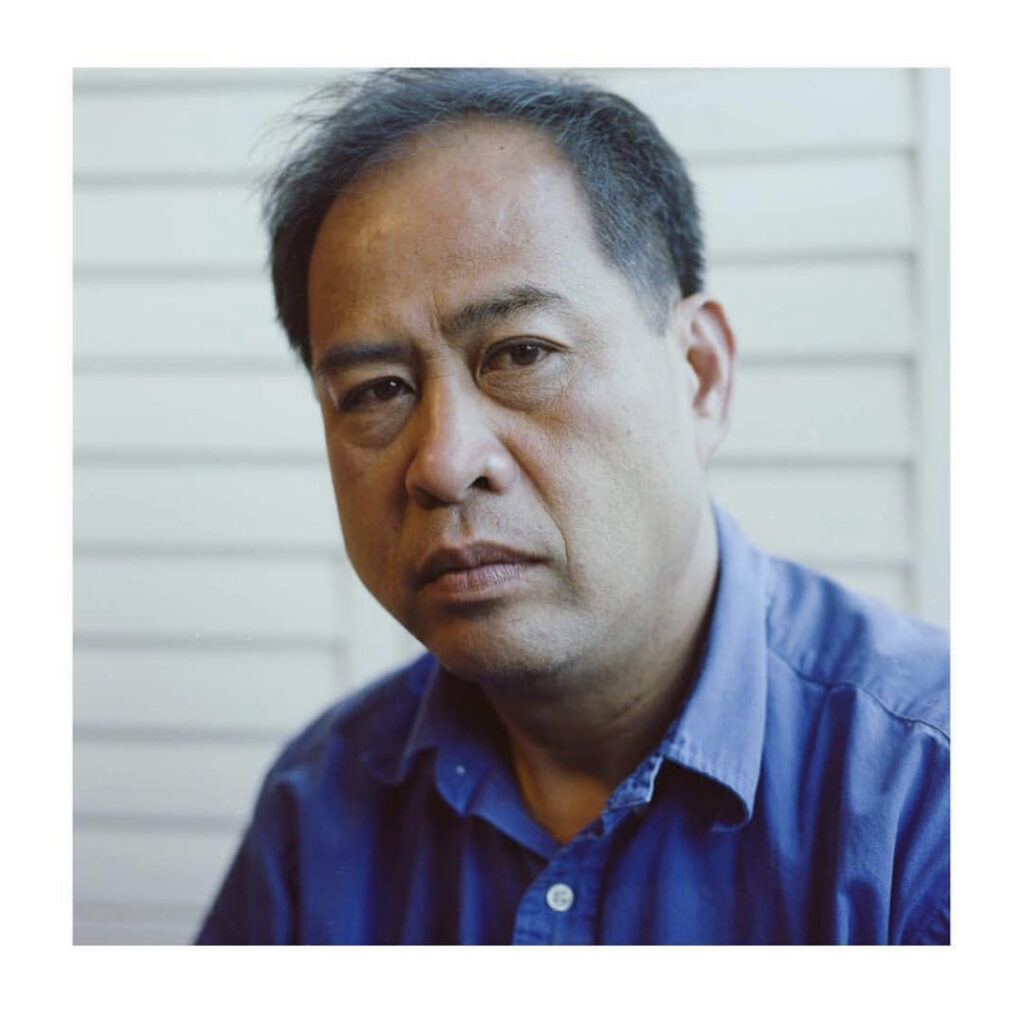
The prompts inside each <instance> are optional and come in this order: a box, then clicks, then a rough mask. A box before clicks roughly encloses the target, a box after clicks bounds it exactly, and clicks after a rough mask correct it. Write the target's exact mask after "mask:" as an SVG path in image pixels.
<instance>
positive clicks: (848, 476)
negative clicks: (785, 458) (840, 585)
mask: <svg viewBox="0 0 1024 1016" xmlns="http://www.w3.org/2000/svg"><path fill="white" fill-rule="evenodd" d="M710 485H711V490H712V493H713V495H714V497H715V499H716V501H717V502H718V503H719V504H720V505H721V506H722V507H723V508H725V509H726V510H727V511H729V512H730V513H731V514H732V515H734V516H735V518H736V519H737V521H738V522H739V523H740V525H741V527H742V528H743V529H744V531H745V532H746V534H747V535H748V536H749V537H750V538H751V539H752V540H753V541H754V542H755V543H757V544H758V545H759V546H761V547H763V548H764V549H765V550H767V551H770V552H772V553H775V554H778V555H781V556H784V557H792V558H798V559H799V558H811V559H816V560H827V559H828V558H829V557H830V556H832V557H836V556H839V557H842V558H844V559H845V560H847V561H849V560H855V559H858V558H862V559H864V560H866V561H867V562H872V561H878V560H880V559H881V560H890V561H896V562H900V561H906V560H907V559H908V558H909V555H910V552H911V549H912V541H911V536H910V517H911V514H910V475H909V472H908V470H906V469H904V468H901V467H899V466H889V467H887V466H877V467H857V466H855V467H850V468H831V469H829V468H807V469H794V468H757V467H747V468H736V467H729V466H719V467H715V468H713V469H712V470H711V474H710Z"/></svg>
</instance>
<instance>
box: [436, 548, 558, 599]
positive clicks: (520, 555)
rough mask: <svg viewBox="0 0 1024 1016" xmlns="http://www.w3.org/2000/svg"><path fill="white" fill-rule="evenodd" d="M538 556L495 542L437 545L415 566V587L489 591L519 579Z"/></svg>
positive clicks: (444, 591)
mask: <svg viewBox="0 0 1024 1016" xmlns="http://www.w3.org/2000/svg"><path fill="white" fill-rule="evenodd" d="M538 561H539V558H537V557H536V556H534V555H531V554H526V553H524V552H523V551H519V550H515V549H514V548H512V547H505V546H503V545H501V544H498V543H486V542H480V543H467V544H462V545H460V546H451V547H439V548H438V549H437V550H434V551H432V552H431V553H430V554H428V555H427V557H426V558H424V560H423V561H422V562H421V563H420V565H419V567H418V568H417V569H416V586H417V588H421V589H422V588H423V587H425V586H431V587H432V588H433V589H434V590H436V591H438V592H443V593H451V594H473V593H487V592H493V591H496V590H498V589H499V588H501V587H502V586H505V585H507V584H509V583H510V582H513V581H515V580H516V579H518V578H520V577H521V576H522V575H523V574H524V572H526V571H528V570H529V569H530V567H531V566H533V565H535V564H537V563H538Z"/></svg>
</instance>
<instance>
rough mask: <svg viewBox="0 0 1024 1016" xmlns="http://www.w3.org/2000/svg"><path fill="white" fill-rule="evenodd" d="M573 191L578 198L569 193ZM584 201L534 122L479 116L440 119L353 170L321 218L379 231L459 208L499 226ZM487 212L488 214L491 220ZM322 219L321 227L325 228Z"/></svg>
mask: <svg viewBox="0 0 1024 1016" xmlns="http://www.w3.org/2000/svg"><path fill="white" fill-rule="evenodd" d="M574 199H575V200H574ZM575 204H578V205H579V206H580V208H581V209H582V207H583V206H584V204H585V200H584V194H583V191H582V188H581V186H580V185H579V183H578V181H577V178H576V174H575V172H574V170H573V169H572V167H571V165H570V164H569V162H568V160H567V159H566V158H565V157H564V156H563V154H562V153H561V152H560V151H559V149H558V148H557V146H556V145H555V144H554V142H552V141H551V140H550V139H549V138H548V137H547V136H546V135H544V134H543V133H541V132H540V131H538V130H537V129H535V128H533V127H529V126H526V125H522V124H510V123H506V122H501V121H491V120H485V119H482V118H475V119H473V120H466V121H460V122H458V123H455V124H445V125H442V126H438V127H433V128H430V129H428V130H426V131H422V132H420V133H419V134H417V135H415V136H414V137H412V138H410V139H409V140H408V141H406V142H405V143H404V144H403V145H402V147H401V149H400V150H399V151H398V152H397V153H396V154H395V155H394V156H393V157H392V158H390V159H388V160H387V161H386V162H384V163H381V164H379V165H377V166H374V167H373V168H372V169H369V170H367V171H366V172H364V173H363V174H361V175H360V176H358V177H357V178H356V179H355V180H354V181H353V182H352V183H351V184H350V185H349V186H348V187H347V188H346V189H345V190H344V191H343V192H342V193H341V194H340V195H339V196H338V197H337V198H336V199H335V201H334V203H333V205H332V206H331V208H330V210H329V211H328V214H327V216H326V217H325V220H324V224H323V225H324V226H328V225H330V224H331V223H332V222H337V221H339V220H341V221H343V222H345V223H346V226H347V227H348V228H347V229H346V230H345V231H344V233H345V235H348V236H352V235H353V232H354V231H355V230H363V231H365V230H367V229H369V231H370V233H371V235H373V236H375V237H380V236H382V235H383V234H385V233H388V232H393V231H394V230H395V229H396V228H397V227H399V226H401V225H404V224H408V225H413V226H414V225H421V226H423V225H428V224H429V223H430V221H431V219H436V220H439V219H441V217H442V216H444V217H446V218H450V217H451V216H453V215H454V216H456V217H457V218H458V219H459V220H460V224H461V225H463V226H466V227H468V226H470V225H473V226H477V227H480V226H482V227H483V228H485V229H486V228H490V229H493V230H495V231H501V229H502V227H503V226H504V225H505V224H506V220H508V219H509V218H510V217H518V218H522V219H527V218H530V217H531V216H532V214H534V213H536V212H537V211H538V210H539V209H543V208H548V207H551V206H556V205H557V206H558V207H559V208H561V209H562V210H563V211H565V210H568V209H567V205H568V206H572V205H575ZM488 219H490V220H491V221H490V222H488ZM323 231H324V230H323V226H322V227H321V232H323Z"/></svg>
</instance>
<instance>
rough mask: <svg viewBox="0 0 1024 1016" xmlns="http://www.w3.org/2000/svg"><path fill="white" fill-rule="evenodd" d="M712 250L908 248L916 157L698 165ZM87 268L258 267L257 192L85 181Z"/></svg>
mask: <svg viewBox="0 0 1024 1016" xmlns="http://www.w3.org/2000/svg"><path fill="white" fill-rule="evenodd" d="M693 175H694V181H695V184H696V186H697V190H698V195H699V198H700V201H701V205H702V208H703V211H704V221H705V224H706V230H707V241H708V250H709V256H710V257H712V258H728V257H735V256H740V257H749V256H752V255H754V256H771V257H784V256H786V255H787V254H805V253H811V254H819V253H825V254H844V253H850V252H855V251H858V250H863V249H869V250H874V251H878V250H882V251H897V252H899V251H904V250H906V249H908V248H909V246H910V245H911V243H912V240H913V226H912V215H911V174H910V163H909V160H908V159H906V158H903V157H899V156H875V157H867V158H833V159H814V160H791V161H786V162H783V163H763V164H749V163H743V164H738V165H723V166H702V167H696V168H695V171H694V174H693ZM74 225H75V237H74V256H75V267H76V268H77V269H87V270H95V269H103V268H105V269H111V268H116V267H120V268H127V269H131V270H134V271H137V270H138V269H139V268H140V267H146V268H150V269H152V268H161V267H162V268H166V269H180V268H182V267H189V266H213V265H230V266H234V267H247V268H248V267H251V268H253V269H256V268H258V267H260V266H261V265H262V264H263V262H264V260H265V250H266V246H265V240H264V237H263V233H262V229H261V227H260V224H259V207H258V200H257V197H256V193H255V190H254V188H253V187H252V186H249V185H245V184H224V185H222V186H214V187H202V188H187V187H166V186H140V187H130V188H109V189H108V188H102V187H100V188H97V187H88V186H84V185H79V186H77V187H76V193H75V202H74Z"/></svg>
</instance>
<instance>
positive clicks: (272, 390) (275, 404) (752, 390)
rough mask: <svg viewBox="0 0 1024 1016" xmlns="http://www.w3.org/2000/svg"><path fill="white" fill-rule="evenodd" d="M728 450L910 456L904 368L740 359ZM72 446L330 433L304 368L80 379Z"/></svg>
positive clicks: (294, 448)
mask: <svg viewBox="0 0 1024 1016" xmlns="http://www.w3.org/2000/svg"><path fill="white" fill-rule="evenodd" d="M733 413H734V422H733V426H732V433H731V434H730V435H729V437H728V438H727V440H726V448H727V449H728V450H729V453H730V454H742V455H753V456H756V455H758V454H766V455H780V454H789V455H794V456H800V455H805V456H812V457H816V458H820V457H822V456H829V455H840V456H842V455H846V456H849V455H852V454H865V455H872V454H896V455H902V454H906V453H907V450H908V448H909V444H910V386H909V369H908V367H907V365H905V364H898V363H897V364H886V363H883V364H877V365H856V364H854V365H846V364H844V365H842V366H841V367H837V368H830V367H828V366H816V365H813V366H804V365H781V366H776V365H765V364H756V365H755V364H749V365H747V366H746V367H745V368H743V367H742V366H741V369H740V373H739V376H738V381H737V388H736V393H735V397H734V409H733ZM74 414H75V446H76V451H78V452H84V453H86V454H87V455H88V453H94V452H105V453H110V454H116V453H132V452H145V451H149V452H186V453H188V452H191V453H197V454H205V455H209V454H211V453H220V454H223V455H230V454H240V453H253V454H263V455H265V454H267V453H278V454H281V453H285V454H288V453H291V454H300V455H304V456H307V457H308V458H309V459H310V460H311V461H319V460H320V456H322V455H323V454H324V453H323V433H322V423H321V419H320V415H319V409H318V407H317V405H316V403H315V401H314V399H313V396H312V393H311V391H310V387H309V383H308V381H307V380H306V379H305V377H304V376H299V375H297V374H296V375H291V374H289V375H285V374H282V375H280V376H277V375H264V374H251V375H246V376H243V375H240V374H226V375H217V374H194V375H191V376H176V375H175V376H169V375H159V374H156V373H147V372H140V373H138V374H132V373H124V374H120V373H119V374H116V375H115V374H110V375H91V374H85V375H80V376H79V377H78V378H77V379H76V383H75V407H74Z"/></svg>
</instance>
